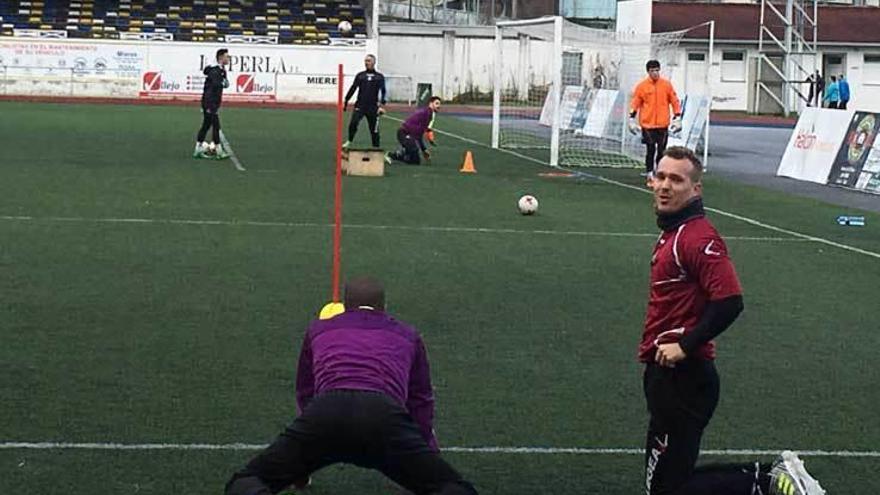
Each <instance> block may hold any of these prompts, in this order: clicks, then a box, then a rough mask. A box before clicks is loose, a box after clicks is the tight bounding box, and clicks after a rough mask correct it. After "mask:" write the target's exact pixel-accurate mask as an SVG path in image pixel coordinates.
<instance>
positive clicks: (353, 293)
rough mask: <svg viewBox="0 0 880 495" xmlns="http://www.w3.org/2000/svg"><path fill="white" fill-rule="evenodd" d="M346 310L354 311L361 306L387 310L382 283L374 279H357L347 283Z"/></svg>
mask: <svg viewBox="0 0 880 495" xmlns="http://www.w3.org/2000/svg"><path fill="white" fill-rule="evenodd" d="M343 299H344V301H343V302H344V304H345V309H346V310H352V309H357V308H359V307H361V306H369V307H371V308H373V309H378V310H384V309H385V288H384V287H383V286H382V282H379V280H377V279H375V278H373V277H356V278H353V279H350V280H349V281H348V282H346V283H345V296H344V297H343Z"/></svg>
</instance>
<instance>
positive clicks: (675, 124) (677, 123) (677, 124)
mask: <svg viewBox="0 0 880 495" xmlns="http://www.w3.org/2000/svg"><path fill="white" fill-rule="evenodd" d="M679 131H681V115H676V116H675V118H674V119H672V123H671V124H669V132H671V133H673V134H675V133H676V132H679Z"/></svg>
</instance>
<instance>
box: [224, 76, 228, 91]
mask: <svg viewBox="0 0 880 495" xmlns="http://www.w3.org/2000/svg"><path fill="white" fill-rule="evenodd" d="M228 87H229V79H226V78H223V89H226V88H228Z"/></svg>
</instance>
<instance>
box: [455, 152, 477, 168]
mask: <svg viewBox="0 0 880 495" xmlns="http://www.w3.org/2000/svg"><path fill="white" fill-rule="evenodd" d="M458 171H459V172H461V173H463V174H475V173H477V169H476V168H474V154H473V153H471V152H470V150H468V151H467V152H466V153H465V154H464V162H462V164H461V168H460V169H458Z"/></svg>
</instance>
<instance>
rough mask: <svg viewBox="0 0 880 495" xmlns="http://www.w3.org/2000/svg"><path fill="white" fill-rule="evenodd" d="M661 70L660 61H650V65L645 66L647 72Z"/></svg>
mask: <svg viewBox="0 0 880 495" xmlns="http://www.w3.org/2000/svg"><path fill="white" fill-rule="evenodd" d="M659 68H660V61H659V60H648V63H647V64H645V70H651V69H659Z"/></svg>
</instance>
